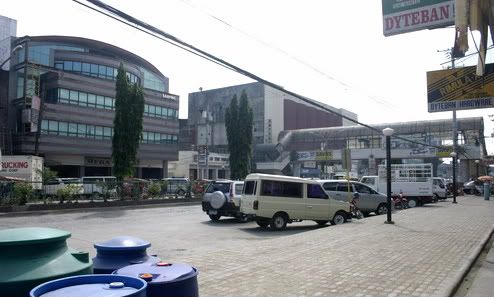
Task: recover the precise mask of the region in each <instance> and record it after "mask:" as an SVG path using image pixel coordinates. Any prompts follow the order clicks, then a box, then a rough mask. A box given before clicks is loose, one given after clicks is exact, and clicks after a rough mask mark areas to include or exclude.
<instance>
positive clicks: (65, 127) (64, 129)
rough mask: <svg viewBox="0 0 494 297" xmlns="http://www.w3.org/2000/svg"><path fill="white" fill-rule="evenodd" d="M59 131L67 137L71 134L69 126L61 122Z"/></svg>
mask: <svg viewBox="0 0 494 297" xmlns="http://www.w3.org/2000/svg"><path fill="white" fill-rule="evenodd" d="M58 131H59V133H58V134H59V135H63V136H67V135H68V132H69V124H68V123H67V122H59V123H58Z"/></svg>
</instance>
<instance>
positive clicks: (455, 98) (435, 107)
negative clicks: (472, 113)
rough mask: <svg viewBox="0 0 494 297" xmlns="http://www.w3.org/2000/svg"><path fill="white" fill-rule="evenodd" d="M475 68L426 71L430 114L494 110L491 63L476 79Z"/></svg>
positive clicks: (493, 69) (493, 74)
mask: <svg viewBox="0 0 494 297" xmlns="http://www.w3.org/2000/svg"><path fill="white" fill-rule="evenodd" d="M475 70H476V67H475V66H472V67H464V68H456V69H447V70H438V71H430V72H427V103H428V110H429V112H439V111H449V110H455V109H456V110H463V109H479V108H490V107H494V64H487V65H485V74H484V75H483V76H477V75H476V74H475Z"/></svg>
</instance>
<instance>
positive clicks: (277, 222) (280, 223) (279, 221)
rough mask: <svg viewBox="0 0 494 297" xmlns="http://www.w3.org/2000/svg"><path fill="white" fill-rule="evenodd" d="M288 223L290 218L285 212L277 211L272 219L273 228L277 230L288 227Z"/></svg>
mask: <svg viewBox="0 0 494 297" xmlns="http://www.w3.org/2000/svg"><path fill="white" fill-rule="evenodd" d="M287 223H288V218H287V217H286V215H285V214H283V213H277V214H275V215H274V216H273V218H272V219H271V224H270V226H271V229H273V230H275V231H281V230H283V229H285V228H286V224H287Z"/></svg>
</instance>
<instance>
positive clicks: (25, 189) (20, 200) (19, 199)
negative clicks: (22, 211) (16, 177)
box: [12, 182, 34, 205]
mask: <svg viewBox="0 0 494 297" xmlns="http://www.w3.org/2000/svg"><path fill="white" fill-rule="evenodd" d="M33 193H34V190H33V186H32V185H31V184H29V183H25V182H17V183H15V184H14V199H13V201H12V203H13V204H18V205H25V204H26V203H27V202H28V201H29V200H30V199H31V198H32V196H33Z"/></svg>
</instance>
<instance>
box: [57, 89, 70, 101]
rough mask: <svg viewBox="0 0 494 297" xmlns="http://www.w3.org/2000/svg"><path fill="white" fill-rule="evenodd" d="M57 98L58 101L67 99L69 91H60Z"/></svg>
mask: <svg viewBox="0 0 494 297" xmlns="http://www.w3.org/2000/svg"><path fill="white" fill-rule="evenodd" d="M59 98H60V99H69V90H67V89H60V94H59Z"/></svg>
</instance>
